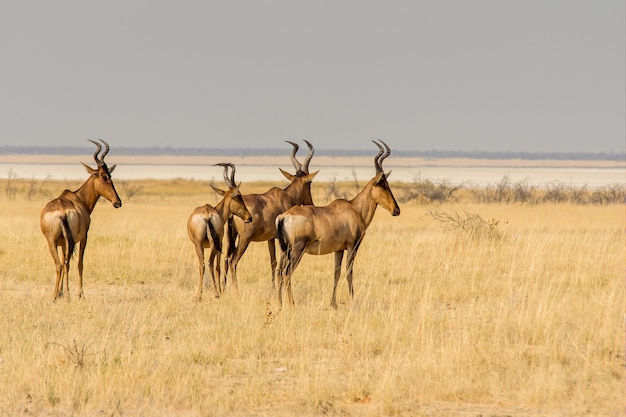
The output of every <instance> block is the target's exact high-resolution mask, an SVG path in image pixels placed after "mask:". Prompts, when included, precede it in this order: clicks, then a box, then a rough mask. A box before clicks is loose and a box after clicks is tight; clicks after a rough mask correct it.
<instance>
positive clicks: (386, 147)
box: [378, 139, 391, 169]
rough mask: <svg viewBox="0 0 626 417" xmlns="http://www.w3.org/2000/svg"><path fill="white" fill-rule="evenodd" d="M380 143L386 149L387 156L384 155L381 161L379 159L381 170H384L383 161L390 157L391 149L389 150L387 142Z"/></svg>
mask: <svg viewBox="0 0 626 417" xmlns="http://www.w3.org/2000/svg"><path fill="white" fill-rule="evenodd" d="M379 141H380V143H382V144H383V146H384V147H385V154H384V155H382V156H381V157H380V158H379V159H378V164H379V165H380V168H381V169H382V167H383V161H384V160H385V159H386V158H387V157H388V156H389V155H391V149H389V145H387V144H386V143H385V142H383V141H382V140H380V139H379Z"/></svg>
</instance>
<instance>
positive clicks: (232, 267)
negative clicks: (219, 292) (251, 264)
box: [224, 236, 250, 292]
mask: <svg viewBox="0 0 626 417" xmlns="http://www.w3.org/2000/svg"><path fill="white" fill-rule="evenodd" d="M249 244H250V241H249V240H246V241H244V240H242V239H241V236H239V246H237V249H236V250H235V252H234V253H233V256H232V257H231V259H230V264H229V272H230V279H231V281H232V282H233V286H234V287H235V291H237V292H239V287H238V286H237V264H238V263H239V260H240V259H241V257H242V256H243V254H244V253H245V251H246V249H247V248H248V245H249ZM224 286H226V284H224Z"/></svg>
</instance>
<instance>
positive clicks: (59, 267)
mask: <svg viewBox="0 0 626 417" xmlns="http://www.w3.org/2000/svg"><path fill="white" fill-rule="evenodd" d="M48 249H50V254H51V255H52V260H53V261H54V272H55V274H56V280H55V282H54V293H53V294H52V300H53V301H54V300H56V299H57V298H58V297H59V296H60V294H59V292H62V291H63V287H62V285H63V280H62V276H63V275H62V274H63V263H62V262H61V260H60V259H59V253H58V251H57V247H56V245H54V244H52V245H50V244H48Z"/></svg>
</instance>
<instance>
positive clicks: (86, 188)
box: [74, 176, 100, 214]
mask: <svg viewBox="0 0 626 417" xmlns="http://www.w3.org/2000/svg"><path fill="white" fill-rule="evenodd" d="M74 194H76V196H77V197H78V198H79V199H80V200H81V201H82V202H83V204H84V205H85V207H86V208H87V211H88V212H89V214H91V212H93V209H94V207H96V203H97V202H98V199H99V198H100V195H99V194H98V193H97V192H96V187H95V185H94V178H93V177H91V176H90V177H89V178H88V179H87V181H85V183H84V184H83V185H82V186H81V187H80V188H79V189H78V190H76V191H74Z"/></svg>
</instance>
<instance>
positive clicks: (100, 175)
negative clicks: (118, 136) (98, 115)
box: [40, 140, 122, 301]
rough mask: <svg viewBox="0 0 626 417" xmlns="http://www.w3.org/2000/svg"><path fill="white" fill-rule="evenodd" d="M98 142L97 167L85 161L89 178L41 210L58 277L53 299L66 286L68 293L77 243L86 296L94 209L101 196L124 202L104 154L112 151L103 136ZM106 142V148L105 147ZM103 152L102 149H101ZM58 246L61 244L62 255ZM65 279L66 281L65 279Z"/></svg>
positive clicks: (80, 283)
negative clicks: (85, 274) (87, 255)
mask: <svg viewBox="0 0 626 417" xmlns="http://www.w3.org/2000/svg"><path fill="white" fill-rule="evenodd" d="M90 142H92V143H93V144H95V145H96V148H97V149H96V152H95V153H94V154H93V158H94V160H95V161H96V164H97V168H96V169H93V168H91V167H90V166H88V165H86V164H84V163H83V166H84V167H85V169H86V170H87V172H88V173H89V178H88V179H87V181H85V183H84V184H83V185H82V186H81V187H80V188H79V189H78V190H76V191H69V190H65V191H63V192H62V193H61V195H60V196H59V197H57V198H55V199H54V200H52V201H50V202H48V204H46V205H45V207H44V208H43V210H42V211H41V216H40V226H41V232H42V233H43V235H44V237H45V238H46V241H47V242H48V249H49V251H50V255H51V256H52V259H53V260H54V264H55V271H56V280H55V285H54V294H53V299H55V300H56V299H57V298H58V297H60V296H62V295H63V287H65V290H66V291H67V300H68V301H69V299H70V294H69V269H70V258H71V257H72V253H73V252H74V247H75V245H76V243H78V244H79V250H78V296H79V298H80V297H83V296H84V294H83V256H84V254H85V247H86V246H87V233H88V232H89V225H90V224H91V213H92V212H93V209H94V207H95V206H96V203H97V202H98V199H99V198H100V197H104V198H106V199H107V200H109V201H110V202H111V203H112V204H113V207H115V208H118V207H121V206H122V201H121V200H120V197H119V196H118V195H117V191H115V186H114V185H113V180H112V179H111V173H112V172H113V170H114V169H115V165H112V166H111V167H108V166H107V164H106V163H105V162H104V157H105V156H106V155H107V154H108V153H109V144H108V143H106V142H105V141H103V140H100V142H101V143H98V142H95V141H93V140H90ZM102 145H104V147H105V148H104V151H102ZM101 152H102V153H101ZM58 247H61V257H60V258H59V253H58ZM63 280H65V283H63Z"/></svg>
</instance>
